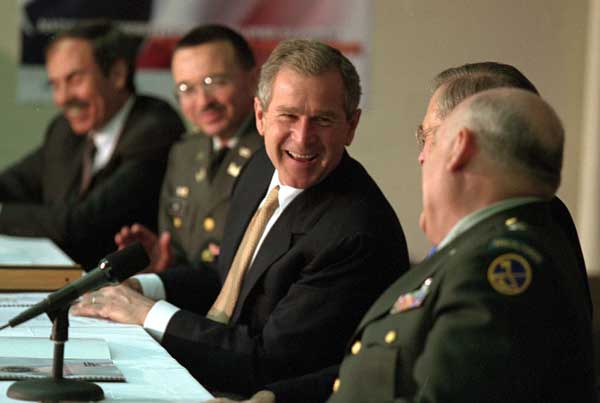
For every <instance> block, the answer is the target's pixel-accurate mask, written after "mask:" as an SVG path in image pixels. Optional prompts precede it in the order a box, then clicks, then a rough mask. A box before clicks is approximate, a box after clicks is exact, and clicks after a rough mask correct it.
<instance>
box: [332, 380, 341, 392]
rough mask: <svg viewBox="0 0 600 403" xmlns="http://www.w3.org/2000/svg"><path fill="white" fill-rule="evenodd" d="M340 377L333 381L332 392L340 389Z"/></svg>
mask: <svg viewBox="0 0 600 403" xmlns="http://www.w3.org/2000/svg"><path fill="white" fill-rule="evenodd" d="M341 383H342V382H341V381H340V378H336V380H335V382H333V393H335V392H337V391H338V390H339V389H340V385H341Z"/></svg>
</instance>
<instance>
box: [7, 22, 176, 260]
mask: <svg viewBox="0 0 600 403" xmlns="http://www.w3.org/2000/svg"><path fill="white" fill-rule="evenodd" d="M46 70H47V73H48V80H49V82H50V85H51V86H52V94H53V98H54V103H55V104H56V105H57V106H58V107H59V108H61V109H62V113H61V114H60V115H58V116H57V117H56V118H55V119H54V120H52V122H51V123H50V125H49V126H48V129H47V131H46V136H45V138H44V142H43V144H42V145H40V146H39V147H38V148H36V149H35V150H34V151H32V152H31V153H30V154H29V155H27V156H26V157H25V158H23V159H22V160H20V161H19V162H17V163H15V164H14V165H12V166H10V167H9V168H7V169H6V170H5V171H3V172H2V173H0V203H1V204H2V209H1V210H0V233H3V234H10V235H19V236H39V237H48V238H50V239H52V240H53V241H54V242H55V243H57V244H58V245H59V246H60V247H61V248H62V249H64V250H65V251H66V252H67V253H68V254H69V255H70V256H71V257H72V258H73V259H74V260H75V261H77V262H78V263H81V264H83V265H84V266H85V267H87V268H90V267H93V266H95V265H96V264H97V263H98V261H99V259H101V258H102V257H103V256H104V255H106V254H107V253H109V252H111V251H113V250H114V248H115V246H114V242H113V235H114V233H115V232H116V231H117V230H119V229H120V228H121V227H122V226H123V225H125V224H128V223H131V222H135V221H138V222H142V223H145V224H146V225H148V226H150V227H152V228H153V227H155V226H156V212H157V208H158V206H157V201H158V196H159V192H160V185H161V182H162V177H163V174H164V170H165V166H166V160H167V154H168V151H169V148H170V146H171V144H172V143H173V142H174V141H175V140H177V138H178V137H179V135H180V133H181V132H182V131H183V123H182V122H181V120H180V119H179V117H178V115H177V113H176V112H175V111H174V110H173V108H171V107H170V106H169V105H168V104H167V103H166V102H164V101H161V100H158V99H156V98H152V97H147V96H141V95H138V96H136V95H135V86H134V82H133V77H134V53H133V50H132V49H131V46H129V41H128V38H127V37H126V36H125V35H124V34H123V33H121V32H120V31H118V30H117V29H116V28H114V27H113V26H111V25H108V24H103V23H98V24H90V25H81V26H75V27H74V28H71V29H69V30H67V31H64V32H61V33H59V34H58V35H57V36H56V37H55V38H54V39H53V40H52V42H51V43H50V45H49V46H48V48H47V51H46ZM92 145H93V146H94V147H92ZM94 148H95V150H96V151H95V153H94V152H92V150H93V149H94Z"/></svg>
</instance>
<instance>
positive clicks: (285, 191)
mask: <svg viewBox="0 0 600 403" xmlns="http://www.w3.org/2000/svg"><path fill="white" fill-rule="evenodd" d="M275 186H279V197H278V199H279V208H278V210H281V211H283V210H285V208H286V207H287V206H288V204H290V203H291V202H292V200H294V199H295V198H296V196H298V195H299V194H300V193H302V192H303V191H304V189H298V188H293V187H291V186H286V185H282V184H281V182H280V181H279V173H278V172H277V170H275V172H273V177H272V178H271V183H269V188H268V189H267V193H265V198H264V199H263V201H261V202H260V205H261V206H262V204H263V203H264V202H265V199H266V198H267V195H268V194H269V192H271V189H273V188H274V187H275ZM259 207H260V206H259Z"/></svg>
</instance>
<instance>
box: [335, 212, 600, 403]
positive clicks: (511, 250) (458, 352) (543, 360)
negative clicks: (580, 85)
mask: <svg viewBox="0 0 600 403" xmlns="http://www.w3.org/2000/svg"><path fill="white" fill-rule="evenodd" d="M569 245H570V243H569V241H568V240H567V237H566V236H565V235H564V234H563V232H562V231H561V229H560V227H559V226H558V224H557V223H556V220H554V219H553V215H552V208H551V206H550V203H548V202H535V203H528V204H524V205H521V206H518V207H512V208H509V209H506V210H502V211H499V212H496V213H494V214H493V215H492V216H490V217H487V218H485V219H483V221H480V222H478V223H476V224H475V225H474V226H473V227H471V228H470V229H468V230H466V231H465V232H463V233H462V234H460V235H458V236H457V237H456V238H455V239H454V240H452V241H450V242H449V243H448V244H447V245H445V246H444V247H443V248H441V249H440V250H439V251H438V252H437V253H436V254H435V255H433V256H432V257H430V258H428V259H426V260H425V261H424V262H423V263H421V264H419V265H417V266H416V267H414V268H412V269H411V270H410V271H409V272H408V273H407V274H405V275H404V276H402V277H401V278H400V279H399V280H397V281H396V282H395V283H394V284H393V285H392V286H391V287H390V288H389V289H388V290H387V291H386V292H385V293H384V294H383V295H382V296H381V297H380V298H379V299H378V300H377V301H376V302H375V304H374V305H373V306H372V307H371V309H370V310H369V311H368V312H367V314H366V315H365V317H364V318H363V320H362V322H361V324H360V325H359V327H358V328H357V330H356V332H355V334H354V336H353V338H352V339H351V341H350V343H349V345H348V350H347V355H346V357H345V359H344V361H343V363H342V365H341V368H340V373H339V378H338V379H337V380H336V381H335V383H334V391H335V392H334V393H333V395H332V396H331V399H330V402H361V403H365V402H443V403H452V402H461V403H464V402H478V403H481V402H511V403H512V402H528V403H530V402H544V403H548V402H557V403H558V402H579V403H581V402H592V401H595V399H594V398H595V396H594V389H593V381H594V376H593V365H592V341H591V321H590V318H589V311H588V310H587V309H586V290H585V283H584V281H583V279H582V276H581V272H580V271H579V270H577V259H576V256H575V253H574V251H573V250H572V248H571V247H570V246H569Z"/></svg>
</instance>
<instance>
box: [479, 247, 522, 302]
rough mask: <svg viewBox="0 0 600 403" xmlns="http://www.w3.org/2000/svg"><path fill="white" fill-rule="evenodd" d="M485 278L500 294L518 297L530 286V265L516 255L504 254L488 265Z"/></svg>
mask: <svg viewBox="0 0 600 403" xmlns="http://www.w3.org/2000/svg"><path fill="white" fill-rule="evenodd" d="M487 278H488V281H489V282H490V284H491V286H492V288H493V289H494V290H496V291H497V292H499V293H500V294H504V295H518V294H521V293H523V292H524V291H525V290H527V288H529V285H530V284H531V278H532V271H531V265H530V264H529V262H528V261H527V259H525V258H524V257H523V256H521V255H519V254H517V253H505V254H503V255H500V256H498V257H497V258H496V259H494V261H493V262H492V263H491V264H490V265H489V267H488V270H487Z"/></svg>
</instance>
